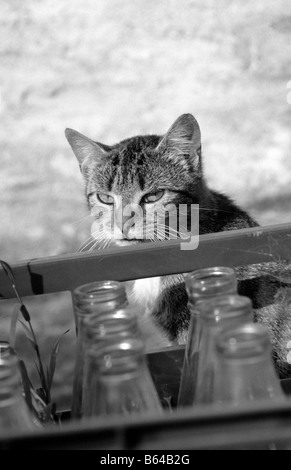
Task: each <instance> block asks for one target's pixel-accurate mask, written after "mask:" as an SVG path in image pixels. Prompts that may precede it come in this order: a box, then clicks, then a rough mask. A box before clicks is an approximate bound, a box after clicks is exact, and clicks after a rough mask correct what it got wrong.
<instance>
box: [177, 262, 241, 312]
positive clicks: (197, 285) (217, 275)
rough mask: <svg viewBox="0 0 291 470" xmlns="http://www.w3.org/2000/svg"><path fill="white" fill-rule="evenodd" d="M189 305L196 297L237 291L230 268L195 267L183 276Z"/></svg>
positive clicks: (194, 301)
mask: <svg viewBox="0 0 291 470" xmlns="http://www.w3.org/2000/svg"><path fill="white" fill-rule="evenodd" d="M185 284H186V291H187V294H188V299H189V306H190V307H191V306H193V305H195V303H196V302H197V300H198V299H201V298H209V297H215V296H217V295H223V294H236V293H237V280H236V276H235V272H234V270H233V269H232V268H227V267H223V266H222V267H220V266H218V267H212V268H205V269H197V270H195V271H193V272H192V273H189V274H187V275H186V276H185Z"/></svg>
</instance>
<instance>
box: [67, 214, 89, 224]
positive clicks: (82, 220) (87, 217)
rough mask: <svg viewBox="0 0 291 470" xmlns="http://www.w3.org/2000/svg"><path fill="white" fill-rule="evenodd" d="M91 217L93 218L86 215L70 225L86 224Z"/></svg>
mask: <svg viewBox="0 0 291 470" xmlns="http://www.w3.org/2000/svg"><path fill="white" fill-rule="evenodd" d="M91 217H92V216H91V214H88V215H85V216H83V217H81V218H80V219H77V220H74V221H73V222H71V223H70V225H78V224H81V223H82V222H84V221H85V220H88V219H90V218H91Z"/></svg>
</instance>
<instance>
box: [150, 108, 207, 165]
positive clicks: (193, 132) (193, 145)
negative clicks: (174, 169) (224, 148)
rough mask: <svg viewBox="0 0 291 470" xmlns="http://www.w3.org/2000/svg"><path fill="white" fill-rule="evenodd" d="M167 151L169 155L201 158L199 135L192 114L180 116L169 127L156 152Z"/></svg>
mask: <svg viewBox="0 0 291 470" xmlns="http://www.w3.org/2000/svg"><path fill="white" fill-rule="evenodd" d="M163 149H167V150H168V151H169V154H170V155H181V154H183V155H189V156H194V157H195V155H196V158H197V157H198V159H199V157H200V156H201V133H200V128H199V124H198V122H197V121H196V119H195V118H194V116H192V114H182V116H180V117H179V118H178V119H176V121H175V122H174V124H173V125H172V126H171V127H170V129H169V130H168V132H167V133H166V135H165V136H164V137H163V138H162V140H161V142H160V143H159V145H158V147H157V150H159V151H161V150H163Z"/></svg>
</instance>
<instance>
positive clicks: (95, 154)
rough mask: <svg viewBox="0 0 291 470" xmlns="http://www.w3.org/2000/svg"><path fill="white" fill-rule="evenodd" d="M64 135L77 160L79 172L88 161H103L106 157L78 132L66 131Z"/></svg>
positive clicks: (96, 145)
mask: <svg viewBox="0 0 291 470" xmlns="http://www.w3.org/2000/svg"><path fill="white" fill-rule="evenodd" d="M65 135H66V138H67V140H68V142H69V144H70V146H71V147H72V150H73V152H74V154H75V155H76V157H77V159H78V162H79V166H80V170H81V172H82V171H83V167H84V164H85V162H86V163H88V161H89V159H91V160H93V159H94V160H95V161H96V159H103V158H104V157H106V156H107V152H106V151H105V150H104V149H103V148H101V146H100V145H98V144H97V143H96V142H94V141H93V140H91V139H89V137H86V136H85V135H83V134H80V132H77V131H74V130H73V129H66V130H65Z"/></svg>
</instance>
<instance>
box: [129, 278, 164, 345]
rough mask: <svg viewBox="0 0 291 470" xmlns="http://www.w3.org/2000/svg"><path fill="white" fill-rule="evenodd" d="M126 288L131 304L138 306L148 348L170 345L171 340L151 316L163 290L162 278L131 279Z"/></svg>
mask: <svg viewBox="0 0 291 470" xmlns="http://www.w3.org/2000/svg"><path fill="white" fill-rule="evenodd" d="M126 290H127V295H128V299H129V301H130V304H131V305H134V306H135V307H136V310H137V314H138V318H139V323H140V327H141V329H142V332H143V335H144V339H145V343H146V350H147V351H150V350H155V349H160V348H162V347H166V346H170V345H171V342H170V341H169V340H168V338H167V337H166V336H165V333H164V332H163V331H162V330H161V329H160V328H159V327H158V325H157V324H156V322H155V321H154V319H153V318H152V317H151V313H152V311H153V310H154V307H155V304H156V302H157V301H158V297H159V294H160V291H161V278H160V277H152V278H148V279H138V280H136V281H129V282H127V283H126Z"/></svg>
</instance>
